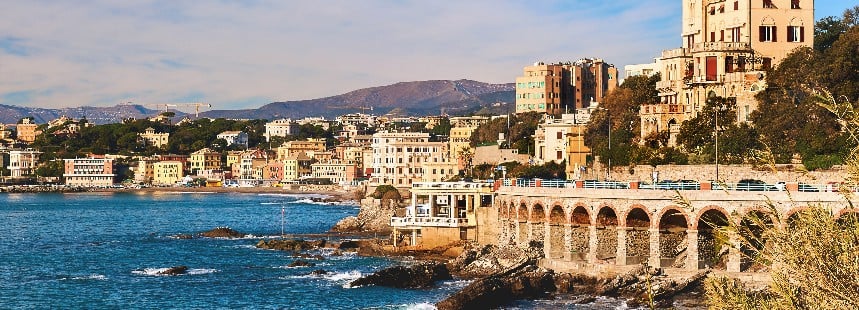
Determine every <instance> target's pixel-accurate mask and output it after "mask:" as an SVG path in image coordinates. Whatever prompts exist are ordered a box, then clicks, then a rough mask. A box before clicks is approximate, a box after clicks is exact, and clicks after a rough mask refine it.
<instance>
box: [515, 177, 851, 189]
mask: <svg viewBox="0 0 859 310" xmlns="http://www.w3.org/2000/svg"><path fill="white" fill-rule="evenodd" d="M514 180H515V184H514ZM501 183H502V185H503V186H514V187H543V188H571V189H572V188H585V189H633V188H636V186H634V185H633V183H637V184H636V185H637V189H640V190H687V191H698V190H702V186H701V183H700V182H698V181H694V180H681V181H660V182H657V183H649V182H622V181H598V180H578V181H574V180H541V179H504V180H502V182H501ZM709 185H710V186H709V190H727V191H765V192H779V191H787V190H788V186H787V184H786V183H785V182H779V183H776V184H769V183H754V182H738V183H721V182H710V183H709ZM842 188H843V189H844V190H848V191H852V192H859V187H856V186H854V187H844V186H841V184H839V183H837V182H830V183H827V184H807V183H798V184H797V188H796V191H799V192H838V191H840V190H842Z"/></svg>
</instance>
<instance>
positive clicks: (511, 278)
mask: <svg viewBox="0 0 859 310" xmlns="http://www.w3.org/2000/svg"><path fill="white" fill-rule="evenodd" d="M531 267H532V268H522V267H516V268H517V269H518V270H516V269H514V270H513V272H504V273H501V274H496V275H492V276H489V277H486V278H482V279H479V280H477V281H474V282H472V283H471V284H469V285H468V286H466V287H465V288H464V289H462V290H461V291H459V292H456V293H454V294H453V295H451V296H449V297H448V298H446V299H444V300H442V301H440V302H438V303H437V304H436V307H437V308H438V309H439V310H452V309H491V308H498V307H501V306H503V305H506V304H507V303H509V302H511V301H513V300H516V299H523V298H541V297H545V296H547V295H548V294H549V293H550V292H552V291H554V290H555V285H554V279H553V277H554V273H553V272H552V271H551V270H542V269H536V268H533V266H531Z"/></svg>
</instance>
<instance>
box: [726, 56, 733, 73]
mask: <svg viewBox="0 0 859 310" xmlns="http://www.w3.org/2000/svg"><path fill="white" fill-rule="evenodd" d="M731 72H734V56H725V73H731Z"/></svg>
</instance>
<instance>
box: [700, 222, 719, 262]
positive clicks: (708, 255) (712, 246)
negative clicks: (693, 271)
mask: <svg viewBox="0 0 859 310" xmlns="http://www.w3.org/2000/svg"><path fill="white" fill-rule="evenodd" d="M716 250H717V249H716V236H715V235H714V234H713V231H708V230H698V261H700V262H702V263H703V264H704V265H706V266H715V265H716V264H717V263H718V257H717V255H718V254H719V253H716Z"/></svg>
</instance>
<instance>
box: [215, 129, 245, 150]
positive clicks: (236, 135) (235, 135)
mask: <svg viewBox="0 0 859 310" xmlns="http://www.w3.org/2000/svg"><path fill="white" fill-rule="evenodd" d="M217 138H218V139H224V141H227V145H225V146H232V145H241V146H244V147H248V134H247V133H246V132H244V131H224V132H222V133H219V134H218V135H217Z"/></svg>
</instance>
